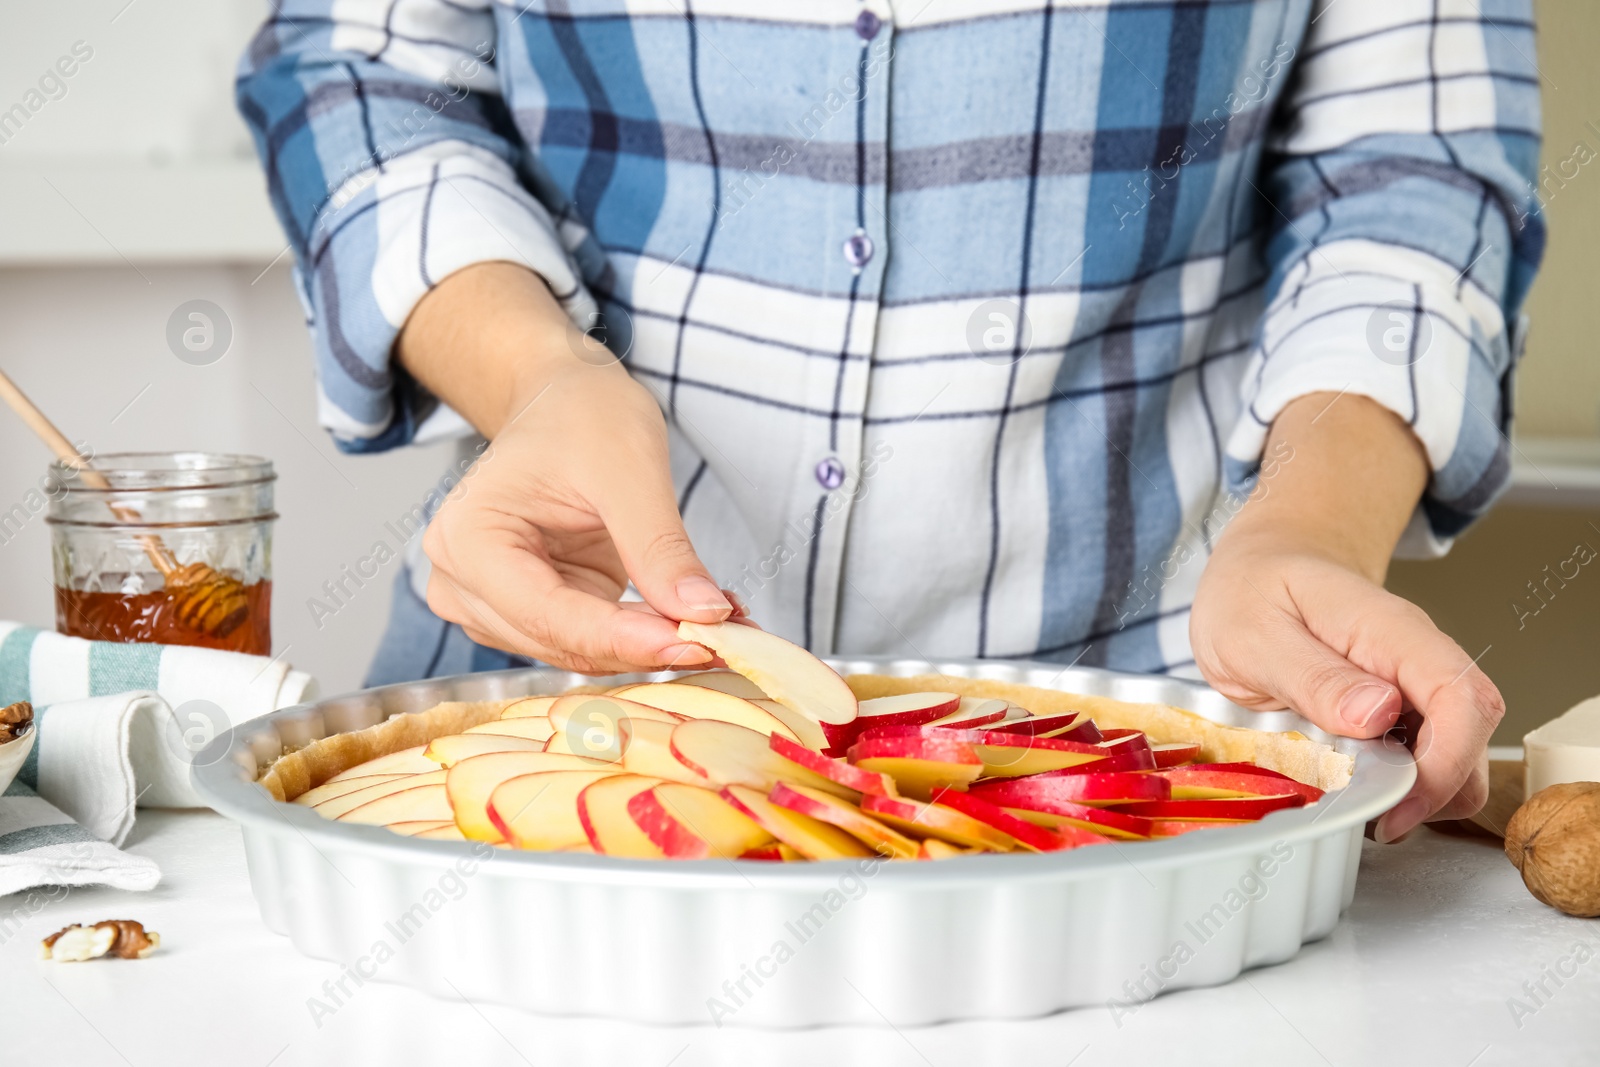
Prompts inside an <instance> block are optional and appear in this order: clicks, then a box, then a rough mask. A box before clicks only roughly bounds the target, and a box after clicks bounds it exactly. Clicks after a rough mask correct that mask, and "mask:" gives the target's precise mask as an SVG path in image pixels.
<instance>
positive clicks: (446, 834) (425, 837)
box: [411, 822, 467, 841]
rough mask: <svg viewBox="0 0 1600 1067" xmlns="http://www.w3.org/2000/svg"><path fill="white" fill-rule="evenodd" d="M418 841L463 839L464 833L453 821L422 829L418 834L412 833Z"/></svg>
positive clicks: (464, 838) (464, 837)
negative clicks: (429, 828)
mask: <svg viewBox="0 0 1600 1067" xmlns="http://www.w3.org/2000/svg"><path fill="white" fill-rule="evenodd" d="M411 836H412V837H415V838H416V839H417V840H419V841H465V840H466V839H467V837H466V835H465V834H463V833H462V832H461V830H460V828H459V827H457V826H456V824H455V823H453V822H447V823H445V824H444V825H443V826H436V827H434V828H433V829H432V830H424V831H422V832H421V833H419V834H412V835H411Z"/></svg>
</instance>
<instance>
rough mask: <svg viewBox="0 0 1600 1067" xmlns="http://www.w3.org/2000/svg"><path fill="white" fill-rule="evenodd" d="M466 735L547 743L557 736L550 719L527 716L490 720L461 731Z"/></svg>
mask: <svg viewBox="0 0 1600 1067" xmlns="http://www.w3.org/2000/svg"><path fill="white" fill-rule="evenodd" d="M461 732H462V734H464V735H489V736H493V737H521V738H525V739H526V740H529V741H538V742H541V743H543V742H545V741H548V740H550V738H551V737H552V736H553V735H554V734H555V732H556V728H555V725H554V724H553V723H551V721H550V720H549V719H548V718H543V717H541V716H538V715H525V716H523V717H521V718H517V719H490V720H489V721H488V722H484V723H479V724H478V725H477V726H470V727H468V728H467V729H465V730H463V731H461Z"/></svg>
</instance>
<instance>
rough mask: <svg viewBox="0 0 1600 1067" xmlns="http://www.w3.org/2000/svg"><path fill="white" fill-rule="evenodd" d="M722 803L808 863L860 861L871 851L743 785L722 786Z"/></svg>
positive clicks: (832, 828)
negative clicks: (809, 861) (731, 807)
mask: <svg viewBox="0 0 1600 1067" xmlns="http://www.w3.org/2000/svg"><path fill="white" fill-rule="evenodd" d="M722 799H724V800H726V801H727V802H728V803H729V804H732V805H733V806H734V807H736V808H738V809H739V810H740V811H742V812H744V813H745V814H746V815H748V816H749V817H750V818H751V819H753V820H755V821H756V822H757V823H759V824H760V826H761V828H762V829H764V830H766V831H767V833H769V834H771V835H772V836H773V837H775V838H777V839H778V840H779V841H781V842H782V843H783V844H784V845H787V846H788V847H789V848H792V849H794V850H795V852H797V853H799V854H800V855H801V856H802V857H803V858H805V859H808V860H847V859H861V858H864V857H867V856H871V855H873V852H872V850H871V849H869V848H867V846H865V845H863V844H862V843H861V842H860V841H857V840H856V839H855V838H854V837H852V836H851V835H849V834H847V833H845V832H844V831H843V830H841V829H839V828H838V827H837V826H830V825H828V824H827V823H825V822H823V821H821V820H820V819H813V818H812V817H811V816H809V815H802V814H800V813H799V812H798V811H791V810H790V809H789V808H782V807H779V806H778V805H776V804H774V803H772V801H770V800H768V799H767V798H766V796H764V795H763V794H762V793H761V792H760V791H759V790H756V789H751V788H750V787H749V786H744V785H730V786H724V787H723V789H722Z"/></svg>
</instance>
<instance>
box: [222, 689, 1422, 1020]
mask: <svg viewBox="0 0 1600 1067" xmlns="http://www.w3.org/2000/svg"><path fill="white" fill-rule="evenodd" d="M827 662H828V664H829V665H830V666H831V667H833V668H834V669H835V670H837V671H838V672H839V673H840V674H842V675H845V676H847V677H850V678H851V681H852V687H853V688H856V689H857V690H858V692H860V693H861V695H863V696H867V695H871V696H878V695H883V694H885V693H891V692H895V691H897V690H896V685H897V684H900V690H899V691H908V690H909V689H912V688H918V687H920V688H927V683H928V681H929V679H928V678H927V677H925V676H928V675H943V676H946V680H947V681H948V680H953V679H969V680H973V681H972V682H971V684H974V685H985V684H990V683H996V684H999V685H1001V686H1028V687H1035V688H1036V689H1044V690H1053V691H1058V692H1065V693H1073V694H1082V695H1085V696H1089V697H1091V698H1093V697H1100V698H1109V699H1110V700H1115V701H1123V702H1129V703H1131V704H1142V705H1170V706H1171V707H1176V708H1183V709H1187V710H1189V711H1191V712H1193V713H1195V715H1197V716H1199V717H1200V719H1202V720H1208V721H1209V723H1212V724H1216V725H1220V726H1228V727H1239V728H1244V729H1247V730H1255V731H1270V732H1282V731H1298V732H1300V733H1301V734H1303V735H1305V736H1306V737H1307V738H1309V739H1311V740H1313V741H1317V742H1321V743H1322V744H1324V745H1327V746H1329V748H1330V749H1331V752H1325V753H1324V755H1325V757H1326V758H1324V759H1323V760H1322V761H1321V765H1322V766H1323V767H1324V768H1325V769H1327V768H1341V770H1339V771H1338V772H1337V773H1332V772H1331V771H1326V770H1325V778H1331V779H1337V780H1323V781H1317V782H1314V784H1316V785H1319V786H1322V787H1323V788H1325V789H1327V790H1328V792H1327V795H1326V796H1324V797H1322V799H1321V800H1320V801H1318V802H1317V803H1315V804H1311V805H1308V806H1306V807H1299V808H1292V809H1286V810H1281V811H1274V812H1272V813H1271V814H1269V815H1267V816H1266V817H1265V818H1262V819H1260V820H1259V821H1256V822H1248V823H1239V824H1229V825H1223V826H1219V827H1217V828H1214V829H1206V830H1203V831H1200V832H1194V833H1186V834H1182V835H1180V836H1177V837H1172V838H1167V839H1163V840H1152V841H1120V842H1115V843H1109V844H1102V845H1094V846H1089V847H1080V848H1074V849H1070V850H1067V851H1062V852H1048V853H1021V852H1015V853H1004V854H987V855H971V856H960V857H957V858H952V859H944V860H939V861H937V862H926V861H924V862H891V861H884V860H879V859H876V858H873V859H866V860H838V861H827V862H812V863H774V862H757V861H749V860H745V861H731V860H724V859H706V860H670V861H669V860H630V859H620V858H617V857H612V856H603V855H594V854H584V853H575V852H525V851H517V850H512V849H506V848H495V847H492V846H489V845H485V844H483V843H480V842H471V841H451V840H425V839H418V838H413V837H402V836H399V835H398V834H395V833H392V832H390V831H389V830H387V829H385V828H383V827H381V826H372V825H362V824H355V823H349V822H340V821H332V820H330V819H327V818H324V817H323V816H322V815H321V814H319V813H318V812H316V811H315V810H312V809H311V808H308V807H305V806H301V805H296V804H291V803H285V802H282V801H279V800H276V799H274V797H273V796H272V795H271V794H269V792H268V791H267V790H266V789H265V788H263V787H262V786H261V785H260V784H258V780H259V779H260V778H261V777H262V776H263V774H264V773H265V772H266V771H267V770H268V768H270V767H271V766H272V765H273V764H274V762H275V761H277V760H279V759H280V758H281V757H282V756H283V755H284V754H285V753H289V752H294V751H297V750H300V749H303V748H305V747H306V746H308V745H311V744H312V743H313V742H317V741H320V740H322V739H324V738H329V737H332V736H334V735H337V734H345V733H355V732H358V731H363V730H369V729H371V728H373V727H375V726H377V725H378V724H380V723H385V722H386V721H388V720H391V719H393V718H394V717H396V716H408V715H416V716H421V717H419V718H418V719H416V720H407V721H406V722H405V723H403V724H402V725H410V724H412V723H413V722H414V723H423V722H425V721H426V719H425V715H426V713H427V711H428V710H429V709H432V708H434V707H435V706H437V705H439V704H441V703H447V702H455V701H466V702H475V701H506V700H511V699H514V698H519V697H524V696H529V695H535V694H555V693H561V692H564V691H566V690H568V689H571V688H574V687H577V686H584V685H594V684H596V681H597V680H596V679H593V678H587V677H584V676H581V675H576V674H568V673H565V672H560V671H555V670H550V669H540V668H534V669H527V670H514V671H500V672H493V673H484V674H473V675H463V676H460V677H455V678H441V679H430V680H427V681H423V682H415V683H407V684H404V685H395V686H386V687H383V688H379V689H371V690H366V691H363V692H359V693H355V694H352V695H348V696H342V697H335V698H330V699H327V700H322V701H318V702H315V703H311V704H302V705H297V706H295V707H290V708H285V709H283V710H281V711H277V712H274V713H272V714H271V715H267V716H263V717H262V718H259V719H255V720H252V721H250V722H248V723H244V724H242V725H240V726H238V727H235V728H234V729H233V730H231V731H229V732H227V733H224V734H222V735H220V736H218V737H217V738H216V739H215V740H214V741H213V742H212V743H211V744H210V745H209V746H208V747H207V748H206V749H204V750H203V751H202V752H200V753H199V754H198V755H197V756H196V758H195V764H194V768H193V778H194V783H195V787H196V789H197V790H198V791H199V793H200V795H201V796H202V797H203V798H204V799H205V800H206V802H207V803H208V804H210V805H211V806H212V807H213V808H215V809H216V810H217V811H218V812H220V813H222V814H223V815H225V816H227V817H229V818H231V819H233V820H235V821H236V822H238V823H239V824H240V825H241V826H242V828H243V834H244V844H245V851H246V857H247V860H248V863H249V870H250V880H251V886H252V889H253V891H254V893H255V896H256V899H257V902H258V903H259V905H260V908H261V915H262V919H263V920H264V921H265V923H266V924H267V926H268V927H269V928H271V929H272V930H273V931H275V932H277V933H279V934H282V935H284V936H287V937H288V938H290V939H291V940H292V941H293V943H294V944H295V946H296V947H297V948H298V949H300V951H302V952H304V953H306V954H307V955H310V956H313V957H316V958H319V959H324V960H330V961H334V962H337V963H340V964H342V965H344V967H345V968H346V969H347V970H349V971H350V972H351V975H352V981H353V982H356V983H364V982H366V981H386V982H398V983H403V984H405V985H409V986H413V987H416V988H419V989H423V990H426V991H428V992H430V993H432V994H434V995H436V996H440V997H443V998H447V999H466V1000H469V1001H482V1002H492V1003H500V1004H507V1005H512V1006H516V1007H520V1008H524V1009H527V1010H530V1011H534V1012H538V1013H543V1014H549V1015H559V1016H595V1017H603V1018H616V1019H627V1020H633V1021H637V1022H644V1023H656V1024H706V1023H714V1024H717V1025H738V1026H755V1027H780V1028H781V1027H802V1026H817V1025H871V1026H882V1025H884V1024H885V1023H887V1024H890V1025H893V1026H914V1025H921V1024H929V1023H935V1022H941V1021H947V1020H956V1019H1017V1018H1029V1017H1033V1016H1039V1015H1044V1014H1048V1013H1051V1012H1055V1011H1060V1010H1062V1009H1066V1008H1073V1007H1081V1006H1089V1005H1095V1006H1105V1005H1107V1004H1108V1003H1124V1004H1129V1003H1134V1002H1137V1001H1139V1000H1144V999H1148V998H1149V997H1152V996H1155V995H1157V994H1159V993H1162V992H1169V991H1171V990H1174V989H1181V988H1187V987H1194V986H1206V985H1214V984H1217V983H1221V982H1226V981H1228V980H1230V979H1232V978H1234V977H1235V976H1237V975H1238V974H1239V973H1240V972H1241V971H1243V970H1246V969H1248V968H1251V967H1259V966H1263V965H1266V964H1272V963H1281V962H1283V961H1285V960H1287V959H1290V958H1291V957H1293V956H1294V955H1295V954H1296V953H1297V952H1298V951H1299V949H1300V946H1301V945H1303V944H1305V943H1307V942H1309V941H1315V940H1317V939H1318V938H1321V937H1325V936H1327V935H1328V934H1329V933H1330V932H1331V931H1332V930H1333V928H1334V926H1335V925H1336V924H1337V922H1338V920H1339V916H1340V914H1341V913H1342V912H1343V910H1344V909H1345V908H1346V907H1347V906H1348V905H1349V904H1350V901H1351V899H1352V897H1353V896H1354V893H1355V883H1356V873H1357V866H1358V862H1359V859H1360V853H1361V841H1362V834H1363V830H1364V828H1365V826H1366V824H1367V822H1368V821H1369V820H1371V819H1374V818H1376V817H1377V816H1378V815H1379V814H1381V813H1382V812H1384V811H1385V810H1387V809H1388V808H1389V807H1391V806H1393V805H1394V803H1395V802H1397V801H1398V800H1399V799H1400V798H1401V797H1403V796H1404V795H1405V794H1406V792H1407V791H1408V790H1409V789H1410V787H1411V785H1412V783H1413V781H1414V779H1415V775H1416V771H1415V767H1414V765H1413V763H1412V760H1411V756H1410V754H1409V753H1408V752H1406V751H1405V750H1404V748H1403V747H1399V746H1397V745H1395V744H1393V743H1392V742H1385V741H1383V740H1378V741H1356V740H1351V739H1348V738H1336V737H1333V736H1331V735H1328V734H1325V733H1323V732H1322V731H1320V730H1318V729H1317V728H1316V727H1314V726H1312V725H1311V724H1309V723H1307V722H1306V721H1305V720H1303V719H1301V718H1300V717H1299V716H1297V715H1294V714H1293V713H1290V712H1270V713H1257V712H1251V711H1247V710H1245V709H1242V708H1239V707H1237V706H1236V705H1234V704H1232V703H1230V702H1228V701H1227V700H1226V699H1225V698H1223V697H1222V696H1221V695H1220V694H1218V693H1216V692H1214V691H1213V690H1211V689H1209V688H1207V687H1205V686H1204V685H1201V684H1198V683H1194V682H1188V681H1183V680H1180V679H1174V678H1165V677H1150V676H1142V675H1131V674H1121V673H1117V672H1112V671H1103V670H1097V669H1093V668H1085V667H1073V668H1066V669H1063V668H1062V667H1061V666H1060V665H1058V664H1049V663H1033V662H1006V661H996V660H947V661H937V662H926V661H920V660H907V659H890V658H843V659H829V660H828V661H827ZM863 675H866V676H877V677H867V678H860V677H852V676H863ZM672 677H674V676H673V675H670V674H660V675H652V676H646V675H630V676H617V677H615V678H609V679H600V680H598V681H599V684H600V685H603V686H614V685H621V684H623V683H626V682H635V681H650V680H667V679H670V678H672ZM919 677H920V682H919V683H916V684H912V683H903V684H901V683H898V680H899V679H912V678H919ZM952 684H954V683H952ZM1138 710H1139V709H1133V712H1130V714H1133V713H1137V712H1138ZM1092 714H1094V715H1095V717H1096V718H1097V719H1098V718H1099V717H1100V714H1101V713H1100V711H1098V710H1096V711H1093V712H1092ZM1151 714H1153V715H1155V716H1157V719H1156V720H1152V722H1153V723H1154V722H1157V721H1160V722H1165V723H1166V724H1167V725H1168V726H1171V725H1172V724H1173V722H1174V721H1177V722H1178V723H1179V725H1180V726H1181V723H1182V721H1184V720H1187V721H1188V722H1190V723H1194V724H1195V728H1196V729H1197V730H1199V731H1200V732H1205V731H1208V730H1210V729H1211V727H1210V726H1208V725H1207V724H1206V723H1204V722H1196V721H1195V720H1192V719H1189V717H1187V716H1181V715H1177V714H1175V713H1172V712H1171V711H1170V708H1168V709H1156V710H1154V711H1153V712H1151ZM1163 715H1165V718H1164V719H1163V718H1160V717H1161V716H1163ZM1161 732H1162V731H1161V730H1160V729H1158V728H1157V727H1156V726H1155V725H1152V726H1151V727H1150V733H1151V737H1152V739H1153V740H1155V741H1166V742H1171V741H1187V740H1200V738H1199V737H1177V736H1167V737H1163V736H1160V734H1161ZM1213 733H1214V732H1213ZM1233 736H1235V737H1237V735H1233ZM408 743H410V744H415V743H416V741H415V739H414V738H413V739H412V740H410V741H408ZM1335 754H1337V755H1335ZM1346 771H1347V772H1348V779H1347V780H1346V779H1345V773H1346ZM352 988H354V986H352Z"/></svg>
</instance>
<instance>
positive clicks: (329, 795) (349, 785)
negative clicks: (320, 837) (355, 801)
mask: <svg viewBox="0 0 1600 1067" xmlns="http://www.w3.org/2000/svg"><path fill="white" fill-rule="evenodd" d="M405 777H408V776H407V775H404V774H369V775H366V776H364V777H361V778H345V779H342V780H340V781H337V782H324V783H323V784H322V785H319V786H317V787H316V788H315V789H307V790H306V791H305V792H304V793H301V794H300V795H299V796H297V797H295V798H294V799H293V800H292V801H290V803H291V804H302V805H304V806H305V807H308V808H314V807H316V806H317V805H318V804H321V803H322V802H323V801H327V800H336V799H338V798H339V797H342V796H344V795H345V794H346V793H354V792H356V791H357V790H358V789H366V788H367V787H368V786H374V785H382V784H383V783H384V782H392V781H394V780H395V779H396V778H405Z"/></svg>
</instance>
